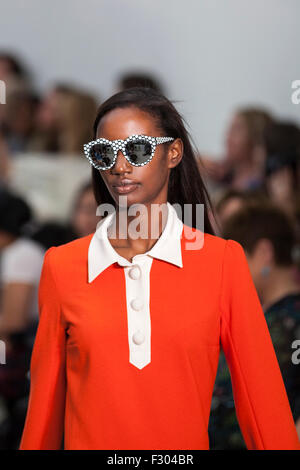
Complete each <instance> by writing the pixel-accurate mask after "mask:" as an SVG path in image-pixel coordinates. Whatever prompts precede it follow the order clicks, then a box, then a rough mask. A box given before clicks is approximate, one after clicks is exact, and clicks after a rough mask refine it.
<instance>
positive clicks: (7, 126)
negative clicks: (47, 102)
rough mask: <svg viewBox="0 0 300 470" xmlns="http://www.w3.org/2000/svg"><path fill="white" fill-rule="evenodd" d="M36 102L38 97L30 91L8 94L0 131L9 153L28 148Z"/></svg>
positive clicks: (33, 123)
mask: <svg viewBox="0 0 300 470" xmlns="http://www.w3.org/2000/svg"><path fill="white" fill-rule="evenodd" d="M38 104H39V98H38V97H37V96H36V95H35V94H34V93H32V92H31V91H28V90H19V91H14V92H11V93H9V94H8V97H7V101H6V105H5V113H4V115H3V118H2V122H1V125H0V131H1V135H2V138H4V139H5V141H6V144H7V148H8V152H9V154H10V155H13V154H14V153H15V152H26V151H28V150H30V140H31V138H32V137H33V135H34V132H35V114H36V110H37V107H38Z"/></svg>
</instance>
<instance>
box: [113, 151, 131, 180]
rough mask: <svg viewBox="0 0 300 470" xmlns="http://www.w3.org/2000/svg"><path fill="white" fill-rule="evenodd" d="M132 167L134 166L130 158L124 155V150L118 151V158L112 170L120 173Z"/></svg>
mask: <svg viewBox="0 0 300 470" xmlns="http://www.w3.org/2000/svg"><path fill="white" fill-rule="evenodd" d="M131 169H132V166H131V165H130V163H129V162H128V160H127V159H126V158H125V157H124V155H123V153H122V150H119V151H118V154H117V160H116V163H115V164H114V166H113V167H112V172H113V173H114V174H119V173H123V172H125V171H126V172H128V171H130V170H131Z"/></svg>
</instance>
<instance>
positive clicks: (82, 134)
mask: <svg viewBox="0 0 300 470" xmlns="http://www.w3.org/2000/svg"><path fill="white" fill-rule="evenodd" d="M96 111H97V103H96V100H95V98H94V97H93V96H91V95H90V94H89V93H87V92H85V91H82V90H79V89H76V88H74V87H72V86H69V85H64V84H59V85H56V86H55V87H54V88H53V89H52V90H50V91H49V92H48V94H47V95H46V96H45V98H44V99H42V101H41V103H40V106H39V108H38V110H37V115H36V129H37V131H36V137H35V139H34V140H33V141H32V143H31V150H35V151H42V152H58V153H62V154H78V155H81V154H82V151H83V150H82V148H83V144H85V143H87V142H89V141H90V140H92V127H93V123H94V119H95V116H96Z"/></svg>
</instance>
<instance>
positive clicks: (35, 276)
mask: <svg viewBox="0 0 300 470" xmlns="http://www.w3.org/2000/svg"><path fill="white" fill-rule="evenodd" d="M30 221H32V213H31V209H30V207H29V206H28V205H27V203H26V202H25V201H24V200H23V199H21V198H20V197H18V196H16V195H14V194H12V193H10V192H8V191H1V193H0V253H1V274H0V279H1V305H0V339H1V340H2V341H4V342H5V346H6V365H5V367H1V368H0V397H1V401H2V402H3V403H4V405H5V407H6V412H7V413H8V419H7V421H6V422H5V423H2V426H1V427H0V442H1V443H2V444H3V443H4V444H3V445H4V446H5V447H4V448H13V447H14V445H15V444H16V442H15V441H14V439H16V438H17V437H16V434H17V435H18V436H19V435H20V433H21V430H22V425H23V423H19V427H18V429H16V426H15V422H14V418H13V416H14V408H15V406H16V404H17V402H18V400H20V399H23V398H24V397H26V396H27V394H28V389H29V383H28V378H27V373H28V370H29V361H30V354H31V348H32V344H33V338H34V334H35V329H36V327H37V322H38V285H39V279H40V273H41V268H42V264H43V258H44V252H45V250H44V249H43V248H42V247H41V246H40V245H39V244H37V243H36V242H34V241H32V240H30V239H28V238H27V237H26V236H25V228H26V226H27V228H28V225H29V223H30ZM24 411H25V410H24ZM24 418H25V415H24ZM12 441H14V443H13V442H12ZM2 444H1V445H2Z"/></svg>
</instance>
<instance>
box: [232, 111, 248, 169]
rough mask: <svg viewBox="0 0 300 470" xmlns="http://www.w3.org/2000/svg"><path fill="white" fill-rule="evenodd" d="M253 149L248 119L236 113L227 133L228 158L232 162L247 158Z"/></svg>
mask: <svg viewBox="0 0 300 470" xmlns="http://www.w3.org/2000/svg"><path fill="white" fill-rule="evenodd" d="M251 150H252V143H251V139H250V136H249V130H248V126H247V123H246V119H245V118H244V117H243V116H242V115H240V114H235V115H234V117H233V119H232V121H231V123H230V125H229V128H228V131H227V135H226V158H227V160H229V161H231V162H232V163H238V162H240V161H242V160H245V159H247V157H248V156H249V154H250V153H251Z"/></svg>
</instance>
